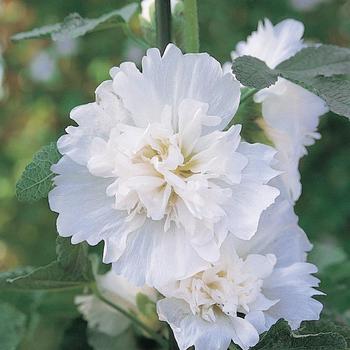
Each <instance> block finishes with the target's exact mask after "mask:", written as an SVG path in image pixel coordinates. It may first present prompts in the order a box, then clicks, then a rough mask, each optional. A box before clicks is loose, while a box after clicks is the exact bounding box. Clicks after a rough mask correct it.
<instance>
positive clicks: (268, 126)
mask: <svg viewBox="0 0 350 350" xmlns="http://www.w3.org/2000/svg"><path fill="white" fill-rule="evenodd" d="M303 32H304V26H303V24H302V23H301V22H298V21H295V20H292V19H287V20H284V21H282V22H280V23H278V24H277V25H275V26H273V25H272V23H271V22H270V21H269V20H268V19H265V21H264V23H262V22H260V23H259V25H258V29H257V31H256V32H254V33H252V34H251V36H249V37H248V39H247V41H246V42H240V43H239V44H238V45H237V47H236V51H235V52H233V53H232V56H233V58H235V57H237V56H242V55H250V56H254V57H257V58H259V59H261V60H263V61H264V62H265V63H266V64H267V65H268V66H269V67H270V68H275V67H276V66H277V65H278V64H279V63H281V62H283V61H285V60H286V59H288V58H290V57H291V56H293V55H295V54H296V53H297V52H298V51H299V50H301V49H302V48H303V47H305V45H304V43H303V41H302V36H303ZM254 99H255V102H258V103H262V114H263V118H264V122H265V123H264V124H263V128H264V130H265V132H266V134H267V136H268V137H269V138H270V139H271V141H272V142H273V143H274V146H275V147H276V149H277V151H278V154H277V155H276V159H277V160H278V166H277V169H278V170H280V171H281V172H283V174H282V175H281V181H282V184H283V188H281V192H282V193H283V195H285V196H286V198H289V199H290V201H291V202H294V201H296V200H297V199H298V198H299V197H300V194H301V183H300V173H299V160H300V158H301V157H303V156H304V155H305V154H306V153H307V152H306V148H305V146H309V145H312V144H313V143H314V140H315V139H317V138H319V137H320V136H319V134H318V133H317V132H316V129H317V126H318V122H319V117H320V116H321V115H323V114H324V113H326V112H327V110H328V109H327V106H326V104H325V103H324V101H323V100H322V99H320V98H319V97H318V96H316V95H314V94H312V93H311V92H309V91H307V90H305V89H304V88H302V87H300V86H298V85H296V84H293V83H291V82H289V81H286V80H284V79H282V78H279V79H278V81H277V83H276V84H274V85H273V86H272V87H270V88H268V89H263V90H261V91H259V92H258V93H257V94H255V96H254Z"/></svg>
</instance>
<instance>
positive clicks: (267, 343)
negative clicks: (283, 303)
mask: <svg viewBox="0 0 350 350" xmlns="http://www.w3.org/2000/svg"><path fill="white" fill-rule="evenodd" d="M346 348H347V343H346V340H345V338H344V337H343V336H342V335H341V334H339V333H337V332H335V331H326V330H324V331H322V332H317V333H307V332H292V331H291V329H290V327H289V326H288V324H287V322H285V321H282V320H280V321H278V322H277V323H276V324H275V325H273V326H272V327H271V328H270V330H269V331H268V332H266V333H265V334H264V335H263V337H262V339H261V341H260V342H259V343H258V344H257V345H256V346H254V347H253V348H252V350H281V349H283V350H330V349H332V350H343V349H344V350H345V349H346Z"/></svg>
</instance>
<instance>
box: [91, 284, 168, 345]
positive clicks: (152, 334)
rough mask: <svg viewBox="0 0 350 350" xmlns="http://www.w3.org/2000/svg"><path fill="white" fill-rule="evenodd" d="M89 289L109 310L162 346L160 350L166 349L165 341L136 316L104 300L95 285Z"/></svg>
mask: <svg viewBox="0 0 350 350" xmlns="http://www.w3.org/2000/svg"><path fill="white" fill-rule="evenodd" d="M91 289H92V290H93V292H94V294H95V296H96V297H97V298H99V299H100V300H101V301H103V302H104V303H106V304H107V305H109V306H110V307H111V308H113V309H115V310H116V311H118V312H120V313H121V314H122V315H124V316H125V317H127V318H128V319H129V320H130V321H132V322H133V323H134V324H135V325H136V326H138V327H140V328H141V329H143V330H144V331H145V332H146V333H148V335H149V336H150V337H151V338H152V339H154V340H155V341H156V342H157V343H158V344H159V345H161V346H162V348H164V349H167V348H168V343H167V341H166V340H165V339H164V338H163V337H162V336H161V335H160V334H158V333H157V332H155V331H154V330H153V329H151V328H149V327H148V326H147V325H145V324H144V323H143V322H141V321H140V320H139V319H138V318H137V317H136V316H134V315H133V314H131V313H129V312H128V311H126V310H124V309H123V308H121V307H120V306H118V305H116V304H114V303H112V302H111V301H109V300H108V299H107V298H105V297H104V296H103V295H102V293H101V292H100V291H99V289H98V288H97V286H96V285H93V286H91Z"/></svg>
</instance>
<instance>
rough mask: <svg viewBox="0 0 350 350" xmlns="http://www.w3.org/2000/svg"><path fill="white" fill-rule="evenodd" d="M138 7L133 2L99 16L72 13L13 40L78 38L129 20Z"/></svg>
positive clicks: (14, 36) (19, 35)
mask: <svg viewBox="0 0 350 350" xmlns="http://www.w3.org/2000/svg"><path fill="white" fill-rule="evenodd" d="M137 9H138V4H136V3H132V4H129V5H127V6H125V7H123V8H121V9H118V10H114V11H111V12H109V13H106V14H104V15H102V16H100V17H97V18H83V17H81V16H80V15H79V14H78V13H71V14H70V15H68V16H67V17H66V18H64V20H63V21H62V23H56V24H53V25H49V26H44V27H40V28H35V29H33V30H31V31H28V32H23V33H18V34H15V35H13V36H12V40H24V39H37V38H40V37H45V36H49V35H50V36H51V38H52V40H66V39H68V38H77V37H79V36H83V35H85V34H87V33H91V32H95V31H98V30H102V29H107V28H114V27H117V26H119V25H122V24H125V23H127V22H129V20H130V18H131V17H132V16H133V15H134V13H135V12H136V10H137Z"/></svg>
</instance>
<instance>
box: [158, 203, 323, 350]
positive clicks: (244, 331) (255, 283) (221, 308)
mask: <svg viewBox="0 0 350 350" xmlns="http://www.w3.org/2000/svg"><path fill="white" fill-rule="evenodd" d="M310 248H311V246H310V243H309V242H308V240H307V238H306V235H305V233H304V232H303V231H302V230H301V229H300V228H299V226H298V224H297V217H296V215H295V214H294V212H293V209H292V207H291V206H290V204H289V202H288V201H287V200H282V199H279V200H278V201H277V202H276V203H275V204H273V205H272V206H271V207H270V208H268V209H267V210H266V211H265V212H264V213H263V215H262V217H261V221H260V223H259V228H258V231H257V233H256V235H255V236H254V237H253V238H252V239H251V240H249V241H243V240H239V239H237V238H234V237H233V236H228V237H227V238H226V240H225V242H224V243H223V245H222V253H221V258H220V260H219V261H217V262H215V263H213V264H212V265H211V267H209V268H208V269H205V270H203V271H201V272H199V273H197V274H195V275H194V276H191V277H190V278H187V279H183V280H179V281H173V282H172V283H169V284H167V285H165V286H163V287H162V288H160V291H161V293H162V294H163V295H165V299H162V300H160V301H158V314H159V317H160V319H161V320H164V321H167V322H168V323H169V324H170V326H171V328H172V330H173V332H174V335H175V337H176V340H177V342H178V344H179V348H180V350H186V349H188V348H189V347H191V346H192V345H194V346H195V348H196V349H197V350H212V349H216V350H226V349H227V348H228V347H229V345H230V343H231V340H232V341H233V342H234V343H235V344H238V345H239V346H240V347H241V348H242V349H244V350H246V349H249V348H250V347H251V346H254V345H255V344H256V343H258V341H259V334H261V333H262V332H264V331H267V330H268V329H269V328H270V327H271V326H272V325H273V324H274V323H276V322H277V320H279V319H280V318H283V319H285V320H287V321H288V323H289V325H290V326H291V327H292V329H297V328H298V327H299V326H300V323H301V322H302V321H304V320H316V319H318V318H319V314H320V312H321V309H322V304H321V303H319V302H318V301H316V300H314V299H313V298H312V296H313V295H317V294H320V293H319V292H318V291H317V290H315V289H314V288H313V287H316V286H318V283H319V281H318V280H317V278H315V277H313V276H312V275H311V274H312V273H315V272H316V271H317V269H316V267H315V266H314V265H312V264H308V263H306V262H305V258H306V251H308V250H310Z"/></svg>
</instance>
